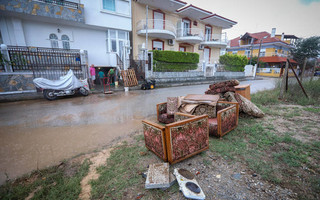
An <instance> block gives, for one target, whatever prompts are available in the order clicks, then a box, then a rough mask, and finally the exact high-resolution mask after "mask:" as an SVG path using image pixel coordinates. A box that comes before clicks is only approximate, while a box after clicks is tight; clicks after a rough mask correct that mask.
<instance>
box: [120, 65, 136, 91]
mask: <svg viewBox="0 0 320 200" xmlns="http://www.w3.org/2000/svg"><path fill="white" fill-rule="evenodd" d="M121 76H122V79H123V83H124V86H125V87H132V86H136V85H138V80H137V77H136V74H135V71H134V69H128V70H121Z"/></svg>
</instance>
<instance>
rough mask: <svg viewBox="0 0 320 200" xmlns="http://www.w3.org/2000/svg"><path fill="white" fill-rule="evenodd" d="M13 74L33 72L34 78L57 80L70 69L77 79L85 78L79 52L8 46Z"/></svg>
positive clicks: (84, 68) (75, 50)
mask: <svg viewBox="0 0 320 200" xmlns="http://www.w3.org/2000/svg"><path fill="white" fill-rule="evenodd" d="M8 54H9V57H10V63H11V67H12V71H13V72H33V75H34V78H38V77H43V78H47V79H50V80H56V79H59V77H60V76H63V75H66V74H67V72H68V70H69V69H71V70H72V71H73V73H74V74H75V76H76V77H77V78H86V77H87V75H86V65H81V57H80V50H77V49H69V50H67V49H53V48H42V47H25V46H8Z"/></svg>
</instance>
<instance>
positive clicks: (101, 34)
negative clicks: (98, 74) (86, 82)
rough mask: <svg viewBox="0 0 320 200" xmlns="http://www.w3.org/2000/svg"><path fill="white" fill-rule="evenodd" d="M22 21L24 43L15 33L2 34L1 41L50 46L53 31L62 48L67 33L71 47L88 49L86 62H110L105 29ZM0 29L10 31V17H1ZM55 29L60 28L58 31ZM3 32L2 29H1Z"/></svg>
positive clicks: (99, 63) (9, 43) (100, 63)
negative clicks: (19, 40)
mask: <svg viewBox="0 0 320 200" xmlns="http://www.w3.org/2000/svg"><path fill="white" fill-rule="evenodd" d="M21 21H22V29H23V31H22V34H23V36H24V38H25V41H24V44H22V43H21V42H17V41H18V40H17V37H15V34H4V37H3V41H4V43H5V44H7V45H14V46H15V45H18V46H36V47H48V48H51V43H50V40H49V35H50V34H51V33H54V34H56V35H57V36H58V38H59V41H58V44H59V48H62V41H61V36H62V35H64V34H65V35H67V36H68V37H69V39H70V48H71V49H84V50H87V51H88V63H89V64H95V65H97V66H106V65H107V64H108V63H110V61H109V59H110V57H109V55H108V54H107V49H106V38H107V36H106V31H105V30H101V29H88V28H85V27H76V26H68V25H61V24H60V25H59V24H55V23H45V22H37V21H31V20H21ZM0 29H1V30H4V29H7V30H9V33H11V32H12V31H13V30H12V29H13V28H12V19H11V18H2V19H1V21H0ZM57 29H59V30H60V33H58V31H57ZM1 33H3V31H1Z"/></svg>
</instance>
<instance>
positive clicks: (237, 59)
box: [219, 54, 248, 72]
mask: <svg viewBox="0 0 320 200" xmlns="http://www.w3.org/2000/svg"><path fill="white" fill-rule="evenodd" d="M219 62H220V63H221V64H223V65H225V69H227V70H230V71H236V72H237V71H238V72H239V71H240V72H243V71H244V66H246V64H247V63H248V58H247V57H246V56H238V55H233V54H225V55H223V56H220V58H219Z"/></svg>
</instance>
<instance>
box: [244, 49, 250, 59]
mask: <svg viewBox="0 0 320 200" xmlns="http://www.w3.org/2000/svg"><path fill="white" fill-rule="evenodd" d="M250 53H251V51H250V50H245V52H244V54H245V55H246V56H247V57H248V58H249V57H250Z"/></svg>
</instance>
